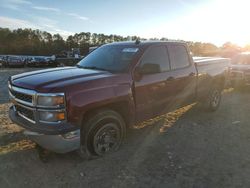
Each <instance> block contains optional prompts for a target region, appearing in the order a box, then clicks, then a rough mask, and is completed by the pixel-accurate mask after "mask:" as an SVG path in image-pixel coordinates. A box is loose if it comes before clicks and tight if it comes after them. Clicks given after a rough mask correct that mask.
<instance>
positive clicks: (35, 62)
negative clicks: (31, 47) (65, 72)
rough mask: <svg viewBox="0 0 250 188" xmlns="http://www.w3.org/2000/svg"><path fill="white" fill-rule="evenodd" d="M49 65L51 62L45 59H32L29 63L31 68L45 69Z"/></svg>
mask: <svg viewBox="0 0 250 188" xmlns="http://www.w3.org/2000/svg"><path fill="white" fill-rule="evenodd" d="M48 65H49V61H48V60H47V59H46V58H45V57H31V58H30V59H29V60H28V61H27V66H29V67H45V66H48Z"/></svg>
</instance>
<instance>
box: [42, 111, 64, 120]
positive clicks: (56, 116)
mask: <svg viewBox="0 0 250 188" xmlns="http://www.w3.org/2000/svg"><path fill="white" fill-rule="evenodd" d="M39 119H40V121H46V122H58V121H63V120H65V112H55V111H51V112H50V111H40V112H39Z"/></svg>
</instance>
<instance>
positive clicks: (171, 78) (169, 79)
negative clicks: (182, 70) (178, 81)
mask: <svg viewBox="0 0 250 188" xmlns="http://www.w3.org/2000/svg"><path fill="white" fill-rule="evenodd" d="M172 80H174V77H173V76H169V77H168V78H167V79H166V81H172Z"/></svg>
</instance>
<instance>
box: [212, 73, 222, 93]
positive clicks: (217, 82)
mask: <svg viewBox="0 0 250 188" xmlns="http://www.w3.org/2000/svg"><path fill="white" fill-rule="evenodd" d="M212 86H218V87H220V88H221V90H223V89H224V86H225V78H224V77H223V76H221V77H217V78H215V79H214V81H213V82H212Z"/></svg>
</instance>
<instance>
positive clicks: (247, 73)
mask: <svg viewBox="0 0 250 188" xmlns="http://www.w3.org/2000/svg"><path fill="white" fill-rule="evenodd" d="M230 72H231V74H230V79H231V83H232V85H233V87H235V88H236V89H241V88H243V87H244V86H247V85H250V52H243V53H240V54H238V55H236V56H235V57H234V58H232V65H231V71H230Z"/></svg>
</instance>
